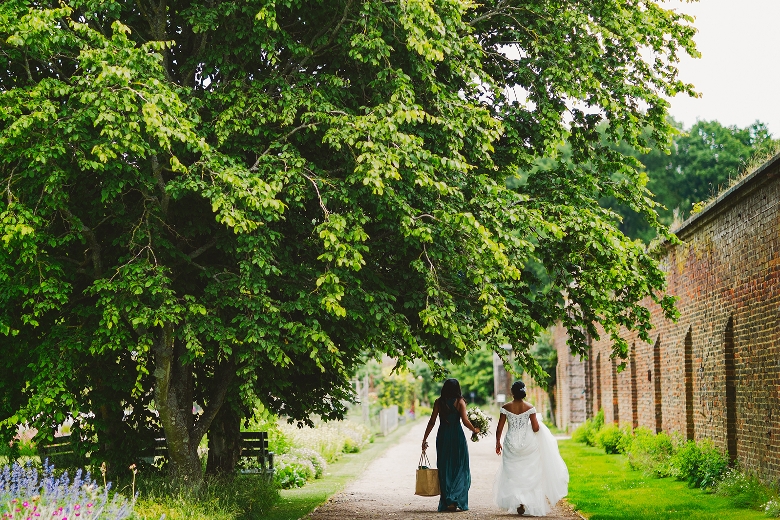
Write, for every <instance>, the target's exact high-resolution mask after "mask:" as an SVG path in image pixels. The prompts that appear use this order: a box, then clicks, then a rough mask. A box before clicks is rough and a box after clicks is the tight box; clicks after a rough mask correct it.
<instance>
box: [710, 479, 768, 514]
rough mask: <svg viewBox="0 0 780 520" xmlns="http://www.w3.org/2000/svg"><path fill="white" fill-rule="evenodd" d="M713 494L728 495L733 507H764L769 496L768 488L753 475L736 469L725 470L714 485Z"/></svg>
mask: <svg viewBox="0 0 780 520" xmlns="http://www.w3.org/2000/svg"><path fill="white" fill-rule="evenodd" d="M715 494H716V495H720V496H724V497H729V498H730V499H731V503H732V504H733V505H734V507H741V508H751V509H764V508H765V506H766V504H767V503H768V501H770V499H771V498H775V496H774V494H773V493H772V490H770V489H769V488H768V487H767V486H766V485H764V483H763V482H761V481H760V480H759V479H758V477H756V476H755V475H747V474H745V473H742V472H741V471H739V470H738V469H730V470H728V471H726V473H725V474H724V475H723V478H722V479H720V481H719V482H718V483H717V484H716V485H715Z"/></svg>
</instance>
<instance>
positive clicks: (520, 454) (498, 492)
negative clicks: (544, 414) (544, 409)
mask: <svg viewBox="0 0 780 520" xmlns="http://www.w3.org/2000/svg"><path fill="white" fill-rule="evenodd" d="M501 413H502V414H504V415H506V422H507V425H508V429H507V431H506V435H505V436H504V446H503V450H502V452H501V453H502V455H501V459H502V460H501V464H500V465H499V467H498V474H496V483H495V484H494V485H493V498H494V500H495V503H496V505H497V506H498V507H500V508H501V509H503V510H504V511H509V512H510V513H517V508H518V506H520V504H522V505H523V506H525V514H527V515H533V516H545V515H546V514H547V513H548V512H549V511H550V509H551V508H552V506H553V505H555V504H556V503H557V502H558V500H560V499H561V498H563V497H565V496H566V494H567V493H568V491H569V470H568V469H567V468H566V463H565V462H563V459H562V458H561V454H560V453H559V452H558V441H556V440H555V437H553V435H552V433H550V430H549V429H548V428H547V426H545V425H544V423H543V422H542V421H541V420H539V417H538V415H537V422H538V423H539V431H538V432H536V433H534V431H533V429H532V428H531V419H530V416H531V414H532V413H536V409H535V408H530V409H529V410H526V411H525V412H523V413H521V414H519V415H517V414H513V413H512V412H510V411H509V410H506V409H504V408H501Z"/></svg>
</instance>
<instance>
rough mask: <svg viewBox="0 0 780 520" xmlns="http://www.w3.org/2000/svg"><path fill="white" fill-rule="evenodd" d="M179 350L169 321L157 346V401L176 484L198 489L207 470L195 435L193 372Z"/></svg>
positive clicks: (155, 391)
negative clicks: (199, 452)
mask: <svg viewBox="0 0 780 520" xmlns="http://www.w3.org/2000/svg"><path fill="white" fill-rule="evenodd" d="M177 350H179V349H177V348H176V346H175V342H174V337H173V325H172V324H165V325H164V326H163V328H162V331H161V333H160V335H159V338H158V341H157V344H156V345H155V370H154V377H155V383H156V384H155V387H154V402H155V407H156V408H157V412H158V413H159V414H160V422H161V423H162V426H163V431H164V433H165V440H166V443H167V445H168V459H169V462H170V464H169V466H168V467H169V473H170V477H171V481H172V484H173V485H174V487H184V488H193V489H197V488H199V487H200V485H201V484H202V483H203V472H202V469H201V464H200V459H199V458H198V444H199V442H200V438H195V435H193V433H194V432H193V424H194V416H193V413H192V383H193V381H192V371H191V369H190V367H189V366H186V365H183V364H182V363H181V358H180V357H179V356H178V355H177V354H179V352H177ZM201 438H202V435H201Z"/></svg>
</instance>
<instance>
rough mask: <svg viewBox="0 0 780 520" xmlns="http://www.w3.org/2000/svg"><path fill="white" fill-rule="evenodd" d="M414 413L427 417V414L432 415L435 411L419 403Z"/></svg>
mask: <svg viewBox="0 0 780 520" xmlns="http://www.w3.org/2000/svg"><path fill="white" fill-rule="evenodd" d="M414 413H415V415H416V416H417V417H425V416H426V415H431V414H432V413H433V408H431V407H430V406H423V405H419V406H416V407H415V409H414Z"/></svg>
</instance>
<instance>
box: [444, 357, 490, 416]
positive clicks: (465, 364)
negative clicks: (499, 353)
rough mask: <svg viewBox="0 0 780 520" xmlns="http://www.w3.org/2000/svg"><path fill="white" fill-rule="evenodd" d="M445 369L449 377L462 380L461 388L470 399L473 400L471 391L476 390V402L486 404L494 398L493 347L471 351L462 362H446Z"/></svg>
mask: <svg viewBox="0 0 780 520" xmlns="http://www.w3.org/2000/svg"><path fill="white" fill-rule="evenodd" d="M444 370H445V371H446V374H447V377H454V378H455V379H457V380H458V382H460V388H461V390H462V391H463V395H464V397H465V398H466V399H467V400H468V401H471V397H470V394H471V392H474V401H473V402H475V403H478V404H485V403H488V402H491V401H492V400H493V351H492V350H491V349H482V350H477V351H475V352H469V353H468V354H466V357H465V358H464V359H463V360H461V361H460V362H449V363H446V364H445V365H444Z"/></svg>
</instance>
